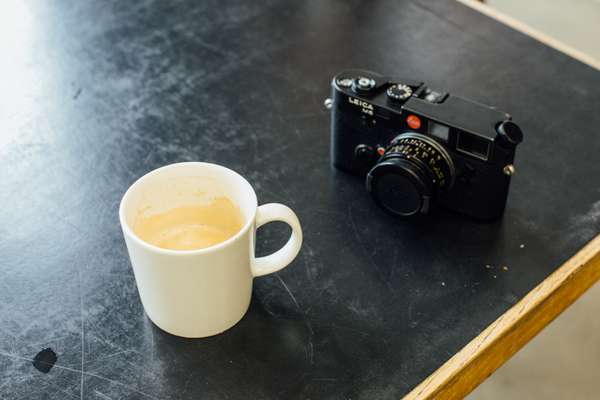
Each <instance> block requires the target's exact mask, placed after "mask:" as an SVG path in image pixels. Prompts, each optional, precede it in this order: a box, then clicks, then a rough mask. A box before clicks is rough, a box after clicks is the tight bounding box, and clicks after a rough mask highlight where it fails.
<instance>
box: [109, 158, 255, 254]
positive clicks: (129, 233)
mask: <svg viewBox="0 0 600 400" xmlns="http://www.w3.org/2000/svg"><path fill="white" fill-rule="evenodd" d="M190 165H192V166H199V167H207V166H208V167H211V168H214V167H216V168H217V169H221V170H225V171H226V172H227V173H230V174H232V175H234V176H235V177H236V178H238V179H239V180H240V181H241V182H242V184H244V185H246V187H247V188H248V190H249V192H250V194H251V196H252V198H251V200H252V201H253V204H254V209H253V210H252V213H251V215H250V216H249V217H248V220H247V221H246V222H245V223H244V226H242V228H241V229H240V230H239V231H238V232H237V233H236V234H235V235H233V236H232V237H230V238H228V239H227V240H224V241H222V242H220V243H217V244H214V245H212V246H209V247H204V248H201V249H193V250H173V249H164V248H162V247H158V246H155V245H153V244H150V243H148V242H146V241H144V240H142V239H141V238H140V237H139V236H138V235H136V234H135V232H134V231H133V229H132V228H131V227H130V226H129V224H128V223H127V221H126V220H125V203H126V201H127V198H128V197H129V195H130V193H131V191H132V189H133V188H134V187H135V186H138V185H141V184H142V183H143V181H144V180H145V179H147V178H149V177H150V176H152V175H156V174H158V173H160V172H161V171H163V170H166V169H172V168H177V167H183V166H190ZM257 208H258V200H257V198H256V192H255V191H254V188H253V187H252V185H251V184H250V182H248V180H246V178H244V177H243V176H242V175H240V174H239V173H237V172H235V171H234V170H232V169H230V168H227V167H225V166H223V165H219V164H214V163H209V162H202V161H186V162H179V163H173V164H167V165H163V166H162V167H159V168H156V169H153V170H152V171H150V172H147V173H145V174H144V175H142V176H140V177H139V178H138V179H136V180H135V182H133V183H132V184H131V185H130V186H129V187H128V188H127V190H126V191H125V194H123V197H122V198H121V203H120V204H119V222H120V223H121V228H122V229H123V232H124V234H125V235H126V236H128V237H130V238H132V239H133V240H134V241H135V242H136V243H137V244H139V245H140V246H142V247H144V248H146V249H147V250H150V251H154V252H156V253H162V254H166V255H197V254H206V253H211V252H213V251H217V250H221V249H223V248H225V247H227V246H228V245H229V244H231V243H233V242H235V241H236V240H238V239H239V238H240V237H241V236H243V235H244V234H245V233H246V232H247V231H248V229H250V226H251V225H252V224H253V223H254V220H255V219H256V209H257Z"/></svg>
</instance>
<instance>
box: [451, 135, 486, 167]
mask: <svg viewBox="0 0 600 400" xmlns="http://www.w3.org/2000/svg"><path fill="white" fill-rule="evenodd" d="M456 149H457V150H458V151H460V152H462V153H465V154H469V155H471V156H473V157H477V158H479V159H481V160H485V161H487V160H488V157H489V154H490V143H489V142H488V141H487V140H485V139H483V138H480V137H479V136H475V135H472V134H470V133H467V132H459V133H458V142H457V143H456Z"/></svg>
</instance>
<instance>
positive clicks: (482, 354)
mask: <svg viewBox="0 0 600 400" xmlns="http://www.w3.org/2000/svg"><path fill="white" fill-rule="evenodd" d="M598 279H600V235H598V236H596V237H595V238H594V239H593V240H592V241H591V242H589V243H588V244H587V245H585V246H584V247H583V248H582V249H581V250H579V251H578V252H577V254H575V255H574V256H573V257H571V258H570V259H569V260H567V261H566V262H565V263H564V264H562V265H561V266H560V268H558V269H557V270H556V271H554V272H553V273H552V274H551V275H550V276H549V277H547V278H546V279H544V281H542V282H541V283H540V284H539V285H537V286H536V287H535V288H534V289H533V290H531V291H530V292H529V293H528V294H527V295H526V296H525V297H523V298H522V299H521V301H519V302H518V303H517V304H515V305H514V306H513V307H511V308H510V309H509V310H508V311H506V312H505V313H504V314H502V315H501V316H500V317H499V318H498V319H496V320H495V321H494V322H493V323H492V324H490V325H489V326H488V327H487V328H486V329H485V330H484V331H483V332H481V333H480V334H479V335H478V336H477V337H476V338H475V339H473V340H471V341H470V342H469V343H468V344H467V345H466V346H465V347H463V348H462V349H461V350H460V351H459V352H458V353H456V354H455V355H454V356H453V357H452V358H450V359H449V360H448V361H447V362H446V363H445V364H443V365H442V366H441V367H440V368H438V370H437V371H435V372H434V373H432V374H431V375H430V376H429V377H427V379H425V380H424V381H423V382H421V383H420V384H419V385H418V386H417V387H416V388H414V389H413V390H412V391H411V392H410V393H408V394H407V395H406V396H405V397H404V400H414V399H457V398H463V397H464V396H466V395H467V394H469V393H470V392H471V391H472V390H473V389H474V388H476V387H477V386H478V385H479V384H480V383H481V382H483V381H484V380H485V379H486V378H487V377H489V376H490V375H491V374H492V373H493V372H494V371H495V370H496V369H498V368H499V367H500V366H501V365H502V364H504V362H505V361H507V360H508V359H509V358H510V357H511V356H512V355H513V354H515V353H516V352H517V351H518V350H519V349H521V348H522V347H523V346H524V345H525V344H527V342H529V341H530V340H531V339H532V338H533V337H534V336H535V335H537V334H538V333H539V332H540V331H541V330H542V329H543V328H544V327H545V326H546V325H548V324H549V323H550V322H552V320H554V318H556V317H557V316H558V315H559V314H560V313H561V312H563V311H564V310H565V309H566V308H567V307H569V306H570V305H571V304H572V303H573V302H574V301H575V300H577V299H578V298H579V296H581V295H582V294H583V293H585V291H586V290H588V289H589V288H590V287H591V286H592V285H593V284H594V283H595V282H596V281H598Z"/></svg>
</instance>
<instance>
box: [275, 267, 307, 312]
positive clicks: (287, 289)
mask: <svg viewBox="0 0 600 400" xmlns="http://www.w3.org/2000/svg"><path fill="white" fill-rule="evenodd" d="M275 276H276V277H277V279H279V282H281V285H282V286H283V288H284V289H285V291H286V292H288V294H289V295H290V297H291V298H292V301H293V302H294V304H295V305H296V308H298V310H299V311H302V309H301V308H300V304H298V301H297V300H296V297H294V294H293V293H292V291H291V290H290V288H289V287H288V285H286V284H285V282H284V281H283V279H282V278H281V276H279V274H275Z"/></svg>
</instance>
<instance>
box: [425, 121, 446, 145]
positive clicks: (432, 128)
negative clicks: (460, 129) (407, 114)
mask: <svg viewBox="0 0 600 400" xmlns="http://www.w3.org/2000/svg"><path fill="white" fill-rule="evenodd" d="M449 131H450V128H448V127H447V126H445V125H441V124H438V123H436V122H433V121H429V134H430V135H431V136H434V137H436V138H438V139H440V140H442V141H444V142H448V134H449Z"/></svg>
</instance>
